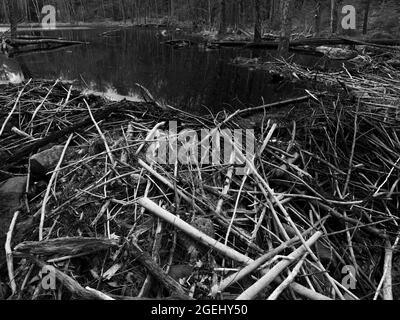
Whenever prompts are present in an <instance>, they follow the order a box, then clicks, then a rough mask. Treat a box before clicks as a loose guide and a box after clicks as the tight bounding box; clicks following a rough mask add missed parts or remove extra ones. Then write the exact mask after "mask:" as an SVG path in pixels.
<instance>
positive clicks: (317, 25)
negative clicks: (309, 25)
mask: <svg viewBox="0 0 400 320" xmlns="http://www.w3.org/2000/svg"><path fill="white" fill-rule="evenodd" d="M320 32H321V0H317V2H316V4H315V16H314V33H315V36H316V37H318V36H319V34H320Z"/></svg>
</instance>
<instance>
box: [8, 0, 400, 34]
mask: <svg viewBox="0 0 400 320" xmlns="http://www.w3.org/2000/svg"><path fill="white" fill-rule="evenodd" d="M1 2H2V3H1V7H2V10H0V21H2V22H3V23H7V22H8V21H9V20H8V17H9V6H8V3H9V4H10V5H12V7H15V10H16V14H15V15H16V17H17V20H20V21H22V22H26V23H27V22H33V23H39V22H40V21H41V18H42V17H43V15H42V12H41V11H42V8H43V6H45V5H53V6H54V7H55V8H56V13H57V17H56V19H57V21H59V22H66V23H78V22H106V21H121V22H130V23H135V24H145V23H170V24H171V23H172V24H173V23H175V24H185V23H186V25H190V26H191V25H192V24H193V23H194V24H196V25H199V26H201V27H203V28H217V29H220V28H222V29H224V28H233V29H236V28H245V27H250V26H253V25H255V24H256V25H259V29H260V30H266V31H267V30H279V29H280V27H281V26H280V25H281V13H280V12H281V11H280V8H281V5H282V3H285V2H286V1H283V0H239V1H236V0H185V1H183V0H161V1H159V0H100V1H97V0H85V1H83V0H13V1H10V0H2V1H1ZM289 2H290V6H291V8H290V13H289V16H290V18H291V20H292V21H293V22H292V23H293V26H294V28H295V30H296V31H297V32H308V31H309V30H312V31H313V32H314V33H319V32H327V33H328V32H330V31H331V32H333V33H335V32H341V28H340V23H339V24H338V18H339V17H340V15H341V12H340V11H339V8H341V7H343V6H344V5H352V6H354V7H355V8H356V30H358V31H359V32H363V33H366V32H367V30H368V29H369V30H372V31H376V30H379V31H385V32H388V33H392V34H396V33H398V32H400V23H399V14H400V3H399V2H398V1H396V0H347V1H344V0H333V1H332V0H291V1H289ZM289 2H288V3H289ZM332 20H333V21H332Z"/></svg>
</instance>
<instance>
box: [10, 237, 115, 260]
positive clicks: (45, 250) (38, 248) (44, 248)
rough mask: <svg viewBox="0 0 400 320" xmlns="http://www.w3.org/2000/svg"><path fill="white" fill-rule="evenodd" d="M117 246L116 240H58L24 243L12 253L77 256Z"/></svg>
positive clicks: (78, 238)
mask: <svg viewBox="0 0 400 320" xmlns="http://www.w3.org/2000/svg"><path fill="white" fill-rule="evenodd" d="M117 245H118V242H117V241H116V240H111V239H98V238H80V237H77V238H58V239H52V240H46V241H25V242H22V243H20V244H18V245H17V246H16V247H15V248H14V251H16V252H17V253H23V254H30V255H46V256H47V255H54V254H56V255H70V256H72V255H77V254H82V253H86V252H87V253H93V252H96V251H102V250H107V249H110V248H112V247H115V246H117Z"/></svg>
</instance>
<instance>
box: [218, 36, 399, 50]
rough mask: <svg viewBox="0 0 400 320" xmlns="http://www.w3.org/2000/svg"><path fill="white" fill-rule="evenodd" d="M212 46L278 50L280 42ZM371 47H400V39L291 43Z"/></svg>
mask: <svg viewBox="0 0 400 320" xmlns="http://www.w3.org/2000/svg"><path fill="white" fill-rule="evenodd" d="M211 44H212V45H217V46H221V47H230V48H238V47H243V48H246V49H276V48H278V46H279V42H278V41H261V42H258V43H256V42H250V41H212V42H211ZM353 44H362V45H371V46H400V39H374V40H364V39H349V38H311V39H301V40H293V41H290V43H289V46H290V47H292V48H293V47H302V46H321V45H353Z"/></svg>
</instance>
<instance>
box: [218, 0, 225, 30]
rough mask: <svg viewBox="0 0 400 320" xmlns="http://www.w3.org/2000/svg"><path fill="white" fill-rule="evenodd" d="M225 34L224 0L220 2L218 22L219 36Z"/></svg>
mask: <svg viewBox="0 0 400 320" xmlns="http://www.w3.org/2000/svg"><path fill="white" fill-rule="evenodd" d="M225 33H226V2H225V0H221V1H220V21H219V34H220V35H223V34H225Z"/></svg>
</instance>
